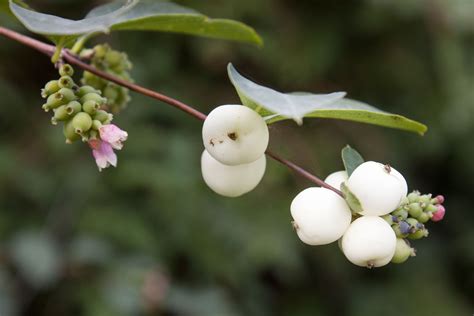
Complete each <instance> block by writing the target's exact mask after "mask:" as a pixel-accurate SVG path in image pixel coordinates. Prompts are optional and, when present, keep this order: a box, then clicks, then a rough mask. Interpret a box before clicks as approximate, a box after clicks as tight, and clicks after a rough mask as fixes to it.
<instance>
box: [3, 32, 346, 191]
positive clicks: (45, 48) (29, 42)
mask: <svg viewBox="0 0 474 316" xmlns="http://www.w3.org/2000/svg"><path fill="white" fill-rule="evenodd" d="M0 35H3V36H5V37H7V38H10V39H12V40H14V41H17V42H19V43H21V44H23V45H26V46H29V47H31V48H33V49H36V50H38V51H40V52H41V53H43V54H45V55H48V56H52V55H53V54H54V52H55V50H56V48H55V47H54V46H52V45H48V44H45V43H43V42H40V41H38V40H35V39H33V38H31V37H28V36H25V35H22V34H19V33H17V32H15V31H12V30H10V29H7V28H4V27H0ZM62 58H63V59H64V60H65V61H67V62H68V63H70V64H72V65H75V66H77V67H79V68H82V69H83V70H87V71H89V72H91V73H93V74H95V75H96V76H98V77H101V78H104V79H106V80H109V81H111V82H113V83H116V84H118V85H120V86H123V87H126V88H128V89H130V90H132V91H135V92H137V93H140V94H143V95H146V96H148V97H150V98H153V99H155V100H159V101H162V102H164V103H167V104H169V105H171V106H173V107H175V108H178V109H180V110H181V111H183V112H186V113H187V114H189V115H191V116H193V117H195V118H197V119H199V120H201V121H204V120H205V119H206V114H204V113H202V112H200V111H198V110H196V109H195V108H193V107H191V106H189V105H187V104H185V103H183V102H181V101H178V100H176V99H173V98H171V97H168V96H166V95H163V94H161V93H158V92H156V91H153V90H150V89H147V88H145V87H142V86H140V85H137V84H134V83H131V82H128V81H125V80H122V79H120V78H117V77H115V76H112V75H110V74H108V73H105V72H103V71H101V70H98V69H97V68H95V67H92V66H91V65H89V64H86V63H84V62H83V61H82V60H80V59H79V58H78V57H77V56H75V55H73V54H72V53H70V52H69V51H68V50H63V53H62ZM266 154H267V155H268V156H269V157H270V158H273V159H274V160H276V161H278V162H279V163H281V164H283V165H285V166H287V167H288V168H289V169H291V170H293V171H294V172H296V173H297V174H299V175H301V176H302V177H304V178H306V179H308V180H310V181H311V182H314V183H316V184H317V185H319V186H322V187H324V188H327V189H329V190H332V191H334V192H335V193H337V194H339V195H340V196H342V197H344V195H343V193H342V192H341V191H339V190H338V189H336V188H334V187H332V186H330V185H329V184H327V183H326V182H324V181H323V180H321V179H320V178H318V177H317V176H315V175H314V174H312V173H310V172H308V171H306V170H305V169H303V168H301V167H300V166H298V165H297V164H295V163H293V162H291V161H289V160H286V159H284V158H281V157H279V156H278V155H276V154H274V153H273V152H271V151H269V150H267V151H266Z"/></svg>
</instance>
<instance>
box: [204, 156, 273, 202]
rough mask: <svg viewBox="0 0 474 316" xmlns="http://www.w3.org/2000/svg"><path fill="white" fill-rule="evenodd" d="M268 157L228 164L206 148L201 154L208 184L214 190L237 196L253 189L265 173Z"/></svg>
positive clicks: (225, 194)
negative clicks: (232, 164) (243, 162)
mask: <svg viewBox="0 0 474 316" xmlns="http://www.w3.org/2000/svg"><path fill="white" fill-rule="evenodd" d="M265 166H266V157H265V155H262V156H261V157H260V158H259V159H257V160H256V161H254V162H251V163H248V164H242V165H237V166H228V165H224V164H222V163H220V162H219V161H217V160H216V159H214V158H213V157H212V156H211V155H210V154H209V153H208V152H207V151H206V150H204V152H203V153H202V156H201V172H202V177H203V178H204V181H205V182H206V184H207V185H208V186H209V188H211V189H212V190H213V191H214V192H216V193H218V194H220V195H223V196H228V197H237V196H240V195H242V194H245V193H247V192H249V191H251V190H253V189H254V188H255V187H256V186H257V185H258V183H259V182H260V180H262V177H263V174H264V173H265Z"/></svg>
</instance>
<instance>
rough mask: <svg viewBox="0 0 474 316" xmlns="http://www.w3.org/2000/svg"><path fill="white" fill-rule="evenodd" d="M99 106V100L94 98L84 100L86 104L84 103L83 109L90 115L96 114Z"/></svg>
mask: <svg viewBox="0 0 474 316" xmlns="http://www.w3.org/2000/svg"><path fill="white" fill-rule="evenodd" d="M99 108H100V106H99V104H97V102H95V101H93V100H89V101H86V102H84V104H82V109H83V110H84V112H86V113H88V114H90V115H94V114H95V113H96V112H97V110H98V109H99Z"/></svg>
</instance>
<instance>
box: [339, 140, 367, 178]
mask: <svg viewBox="0 0 474 316" xmlns="http://www.w3.org/2000/svg"><path fill="white" fill-rule="evenodd" d="M341 156H342V162H343V163H344V167H345V168H346V172H347V176H348V177H350V176H351V174H352V172H354V170H355V169H356V168H357V167H359V166H360V165H361V164H363V163H364V158H362V156H361V155H360V154H359V153H358V152H357V150H355V149H354V148H352V147H351V146H349V145H347V146H346V147H344V148H343V149H342V151H341Z"/></svg>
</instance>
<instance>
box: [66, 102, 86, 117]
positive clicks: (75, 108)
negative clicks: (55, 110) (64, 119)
mask: <svg viewBox="0 0 474 316" xmlns="http://www.w3.org/2000/svg"><path fill="white" fill-rule="evenodd" d="M66 110H67V113H68V114H69V115H74V114H76V113H79V112H81V110H82V105H81V104H80V103H79V102H77V101H71V102H69V103H68V104H67V106H66Z"/></svg>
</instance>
